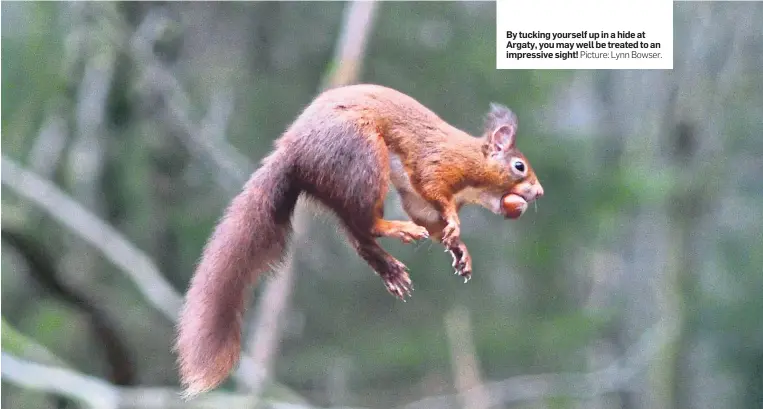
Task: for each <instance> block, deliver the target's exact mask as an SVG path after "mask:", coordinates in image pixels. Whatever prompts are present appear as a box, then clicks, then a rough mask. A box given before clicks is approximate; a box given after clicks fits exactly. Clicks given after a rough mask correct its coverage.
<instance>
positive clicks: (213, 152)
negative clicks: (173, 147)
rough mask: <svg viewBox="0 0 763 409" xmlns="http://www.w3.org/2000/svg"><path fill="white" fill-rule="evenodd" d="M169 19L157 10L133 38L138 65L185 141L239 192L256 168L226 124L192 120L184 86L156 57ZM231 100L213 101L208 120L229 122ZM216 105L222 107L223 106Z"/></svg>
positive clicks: (223, 183)
mask: <svg viewBox="0 0 763 409" xmlns="http://www.w3.org/2000/svg"><path fill="white" fill-rule="evenodd" d="M167 24H168V20H167V19H166V18H165V17H164V16H163V15H162V14H161V13H160V12H159V11H157V10H156V9H152V10H150V11H149V12H148V15H147V16H146V18H145V19H144V20H143V22H142V23H141V24H140V26H138V29H137V30H136V31H135V33H134V34H133V35H132V37H131V39H130V44H129V48H130V51H131V55H132V57H133V60H134V61H135V63H136V64H137V65H138V66H139V67H140V68H141V69H142V70H143V81H144V83H145V86H146V87H147V88H148V89H149V90H150V91H152V92H156V93H158V94H159V95H161V96H162V98H163V100H164V102H165V104H166V105H167V110H168V111H169V114H170V115H169V118H170V119H171V120H172V121H174V123H175V125H177V126H178V127H179V128H180V129H181V130H182V132H181V133H180V135H181V137H182V138H183V139H182V140H183V142H184V143H185V145H186V146H187V147H188V149H189V150H190V151H191V152H192V153H193V154H194V155H196V156H197V157H200V158H202V159H204V160H205V161H209V162H212V163H214V165H215V167H216V168H217V169H218V170H220V171H221V172H222V173H218V175H219V176H218V178H217V181H218V184H220V185H221V186H223V187H224V188H225V189H226V190H228V191H229V192H231V193H233V192H237V191H238V190H239V189H240V188H241V185H243V184H244V182H245V181H246V179H247V176H248V175H249V173H251V171H252V169H254V165H253V164H252V163H251V162H250V161H249V160H248V159H247V158H246V157H245V156H244V155H242V154H241V153H239V152H238V151H237V150H236V149H235V148H234V147H232V146H230V145H229V144H228V143H227V142H226V138H225V135H224V132H225V129H226V128H225V124H220V123H215V124H213V125H212V126H210V123H209V121H207V123H206V125H207V126H203V125H204V124H201V125H199V124H195V123H193V121H192V120H191V116H190V114H189V112H190V111H191V109H190V108H191V104H190V99H189V98H188V94H187V92H186V91H185V90H184V89H183V86H182V84H181V83H180V81H178V79H177V78H176V77H175V75H173V73H172V72H171V71H170V70H169V69H168V68H167V67H165V66H164V64H163V63H162V62H161V61H160V60H159V59H158V58H157V57H156V56H155V55H154V51H153V48H154V43H155V42H156V41H157V40H158V38H159V37H160V36H161V34H162V32H163V31H164V30H165V28H166V26H167ZM227 102H228V101H226V100H225V99H224V98H223V99H213V100H212V101H211V104H210V109H209V112H208V118H214V117H213V115H215V114H217V119H220V120H224V121H227V114H226V111H229V110H230V108H229V107H227V106H226V105H225V104H226V103H227ZM215 104H218V105H221V106H220V107H217V106H215Z"/></svg>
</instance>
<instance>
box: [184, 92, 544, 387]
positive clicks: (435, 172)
mask: <svg viewBox="0 0 763 409" xmlns="http://www.w3.org/2000/svg"><path fill="white" fill-rule="evenodd" d="M516 132H517V118H516V116H515V115H514V114H513V113H512V112H511V111H510V110H509V109H508V108H506V107H504V106H502V105H497V104H492V106H491V111H490V113H489V114H488V115H487V121H486V124H485V129H484V133H483V135H482V136H481V137H473V136H471V135H469V134H467V133H465V132H463V131H461V130H459V129H457V128H455V127H453V126H451V125H449V124H448V123H447V122H445V121H444V120H442V119H440V117H438V116H437V115H436V114H435V113H434V112H432V111H430V110H429V109H427V108H426V107H425V106H423V105H422V104H421V103H419V102H418V101H416V100H415V99H413V98H411V97H409V96H408V95H405V94H403V93H401V92H398V91H395V90H393V89H390V88H386V87H382V86H378V85H351V86H346V87H341V88H334V89H330V90H328V91H325V92H323V93H322V94H320V95H319V96H318V97H316V98H315V100H314V101H313V102H312V103H311V104H310V105H309V106H308V107H307V108H305V110H304V111H303V112H302V113H301V114H300V115H299V117H298V118H297V119H296V120H295V121H294V122H293V123H292V124H291V126H290V127H289V128H288V129H287V130H286V132H284V134H283V135H282V136H281V137H280V138H279V139H278V140H276V142H275V146H274V150H273V151H272V152H271V153H270V154H269V155H268V156H267V157H266V158H265V159H264V160H263V161H262V165H261V166H260V168H259V169H257V170H256V171H255V172H254V173H253V174H252V176H251V178H250V179H249V181H247V182H246V184H245V186H244V188H243V190H242V191H241V193H239V195H238V196H236V197H235V198H234V199H233V201H232V203H231V204H230V205H229V207H228V208H227V210H226V211H225V214H224V216H223V218H222V219H221V221H220V222H219V224H218V225H217V227H216V228H215V230H214V233H213V234H212V236H211V237H210V239H209V241H208V242H207V244H206V246H205V248H204V251H203V254H202V257H201V260H200V262H199V264H198V266H197V268H196V272H195V273H194V276H193V278H192V280H191V283H190V287H189V289H188V293H187V296H186V300H185V305H184V307H183V309H182V312H181V315H180V321H179V324H178V338H177V343H176V346H175V349H176V351H177V353H178V355H179V359H178V360H179V367H180V375H181V380H182V382H183V384H184V386H185V387H186V392H187V394H189V395H194V394H197V393H200V392H204V391H207V390H209V389H212V388H214V387H215V386H217V385H218V384H220V383H221V382H222V381H223V380H224V379H225V378H226V377H227V376H228V374H229V372H230V371H231V369H232V368H233V366H234V365H235V364H236V361H237V360H238V357H239V353H240V347H241V345H240V344H241V320H242V315H243V310H244V304H245V298H246V293H247V289H248V286H249V285H250V284H251V283H253V282H254V281H255V280H256V279H257V277H259V276H260V275H261V274H263V273H264V272H266V271H268V270H269V269H271V266H272V265H273V264H274V263H278V262H279V261H280V260H281V257H282V254H283V253H284V250H285V247H286V245H287V240H288V237H289V234H290V231H291V216H292V212H293V211H294V208H295V205H296V203H297V199H298V198H299V197H300V195H302V194H305V195H308V196H310V197H311V198H313V199H315V200H317V201H318V202H319V203H321V204H323V205H324V206H326V207H327V208H329V209H331V210H332V211H333V212H334V213H335V214H336V215H337V216H338V219H339V221H340V224H341V225H342V227H344V229H345V230H346V232H347V235H348V237H349V242H350V243H351V244H352V246H353V247H354V249H355V250H356V251H357V253H358V255H360V257H362V258H363V259H364V260H365V261H366V262H367V263H368V264H369V265H370V266H371V268H372V269H373V270H374V271H375V272H376V273H377V274H378V275H379V276H380V277H381V278H382V280H383V282H384V284H385V286H386V288H387V291H389V292H390V293H391V294H392V295H394V296H396V297H398V298H401V299H404V298H405V297H406V296H409V295H410V292H411V290H412V286H411V279H410V278H409V276H408V272H407V267H406V266H405V265H404V264H403V263H401V262H400V261H398V260H397V259H395V258H394V257H393V256H392V255H390V254H389V253H387V252H386V251H385V250H384V249H383V248H381V247H380V246H379V244H378V243H377V242H376V239H377V238H379V237H394V238H398V239H400V240H402V241H403V242H406V243H408V242H411V241H413V240H420V239H425V238H431V239H433V240H435V241H438V242H440V243H442V244H443V246H444V247H445V248H446V249H447V251H449V252H450V253H451V255H452V256H453V267H454V268H455V271H456V273H457V274H459V275H461V276H462V277H464V279H465V280H468V279H469V278H470V277H471V274H472V261H471V257H470V255H469V252H468V250H467V248H466V246H465V245H464V243H463V242H462V241H461V238H460V222H459V218H458V210H459V209H460V208H461V207H462V206H463V205H465V204H479V205H481V206H483V207H485V208H487V209H489V210H491V211H492V212H494V213H496V214H499V215H503V216H505V217H514V216H510V214H509V213H507V211H506V210H504V208H503V207H502V199H503V198H505V197H506V196H507V195H509V194H512V195H516V196H519V197H520V198H521V199H520V200H524V201H525V202H527V203H529V202H532V201H534V200H535V199H537V198H539V197H541V196H543V187H542V186H541V184H540V183H539V181H538V178H537V177H536V175H535V172H534V171H533V169H532V168H531V167H530V163H529V162H528V161H527V159H526V158H525V157H524V155H522V153H520V152H519V150H517V148H516V146H515V140H516ZM390 183H392V185H393V186H394V187H395V188H396V189H397V191H398V192H399V194H400V198H401V201H402V204H403V207H404V210H405V211H406V213H407V214H408V215H409V216H410V218H411V220H410V221H399V220H386V219H384V218H383V215H384V198H385V196H386V194H387V190H388V186H389V184H390ZM524 207H525V208H526V206H524Z"/></svg>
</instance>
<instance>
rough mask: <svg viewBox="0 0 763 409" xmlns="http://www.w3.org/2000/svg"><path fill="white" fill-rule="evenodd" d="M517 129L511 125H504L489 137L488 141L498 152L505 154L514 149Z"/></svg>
mask: <svg viewBox="0 0 763 409" xmlns="http://www.w3.org/2000/svg"><path fill="white" fill-rule="evenodd" d="M516 135H517V128H516V127H514V126H511V125H502V126H500V127H499V128H498V129H496V130H494V131H493V133H491V134H490V136H489V137H488V141H490V144H491V145H492V148H493V150H495V151H496V152H504V151H507V150H510V149H514V142H515V141H516Z"/></svg>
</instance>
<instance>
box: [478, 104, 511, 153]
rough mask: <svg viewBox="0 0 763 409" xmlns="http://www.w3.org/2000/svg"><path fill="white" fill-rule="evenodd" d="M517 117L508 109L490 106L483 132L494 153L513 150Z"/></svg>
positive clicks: (497, 105)
mask: <svg viewBox="0 0 763 409" xmlns="http://www.w3.org/2000/svg"><path fill="white" fill-rule="evenodd" d="M517 127H518V126H517V117H516V115H514V113H513V112H511V110H510V109H509V108H506V107H505V106H503V105H499V104H490V113H489V114H488V116H487V124H486V126H485V132H486V133H487V142H488V145H489V147H490V148H491V149H492V150H493V151H495V152H503V151H507V150H509V149H513V148H514V143H515V142H516V135H517Z"/></svg>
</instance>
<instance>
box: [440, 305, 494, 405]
mask: <svg viewBox="0 0 763 409" xmlns="http://www.w3.org/2000/svg"><path fill="white" fill-rule="evenodd" d="M471 327H472V326H471V321H470V319H469V311H468V310H467V309H466V308H464V307H456V308H454V309H453V310H451V311H450V312H448V314H447V315H446V316H445V329H446V331H447V334H448V341H450V355H451V362H452V363H453V377H454V378H455V381H456V390H457V391H458V394H459V395H460V398H461V400H462V402H463V408H464V409H487V408H488V407H489V404H490V394H489V392H488V391H487V390H486V389H485V386H484V385H483V383H482V376H481V375H480V368H479V362H478V360H477V352H476V351H475V349H474V343H473V342H472V328H471Z"/></svg>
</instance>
